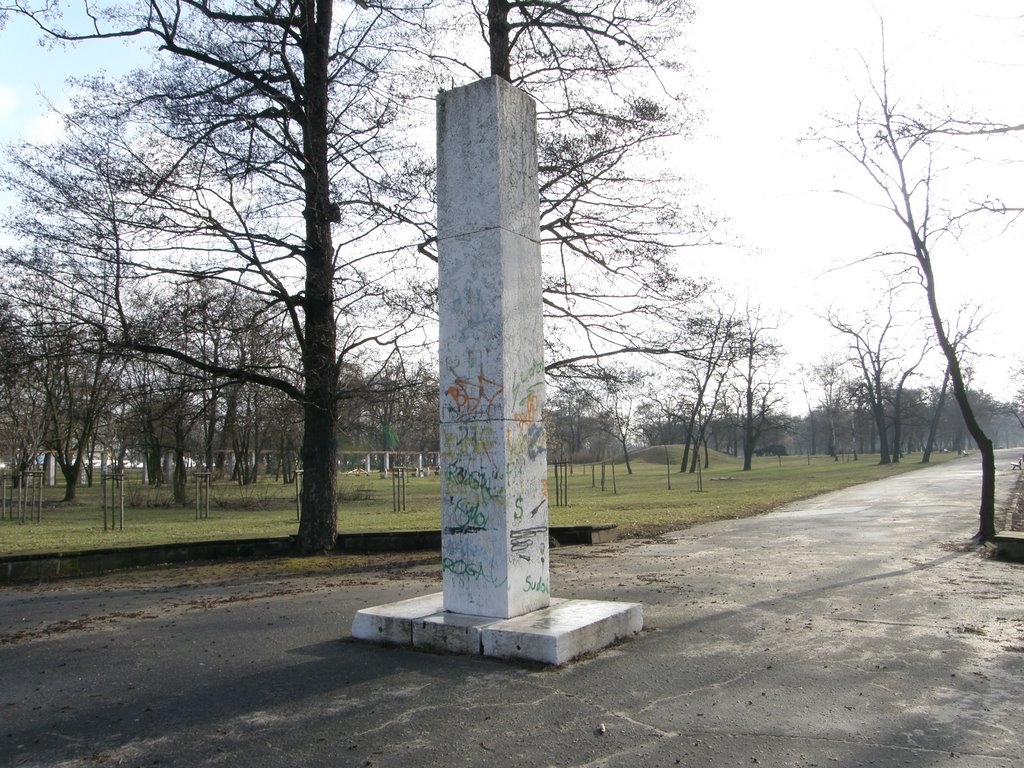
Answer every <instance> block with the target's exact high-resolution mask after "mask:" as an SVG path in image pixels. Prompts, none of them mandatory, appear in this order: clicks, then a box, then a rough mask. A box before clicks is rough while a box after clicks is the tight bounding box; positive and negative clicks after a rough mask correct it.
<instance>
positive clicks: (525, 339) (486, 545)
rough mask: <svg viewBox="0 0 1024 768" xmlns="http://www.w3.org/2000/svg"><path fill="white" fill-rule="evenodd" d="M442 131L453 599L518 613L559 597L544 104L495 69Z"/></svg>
mask: <svg viewBox="0 0 1024 768" xmlns="http://www.w3.org/2000/svg"><path fill="white" fill-rule="evenodd" d="M437 133H438V138H437V142H438V172H437V194H438V213H437V219H438V221H437V230H438V262H439V274H438V289H439V310H440V379H441V425H440V427H441V455H440V466H441V526H442V543H441V558H442V578H443V588H444V608H445V610H447V611H452V612H457V613H464V614H475V615H481V616H493V617H500V618H510V617H513V616H519V615H522V614H524V613H528V612H530V611H533V610H536V609H539V608H543V607H545V606H547V605H548V604H549V581H548V504H547V466H546V457H545V444H546V441H545V437H544V424H543V421H542V419H541V408H542V406H543V401H544V361H543V335H542V334H543V327H542V303H541V259H540V228H539V195H538V191H537V140H536V107H535V105H534V102H533V100H532V99H531V98H530V97H529V96H527V95H526V94H525V93H523V92H522V91H520V90H518V89H516V88H514V87H513V86H512V85H510V84H509V83H508V82H506V81H505V80H502V79H501V78H496V77H492V78H489V79H487V80H482V81H479V82H476V83H473V84H471V85H468V86H465V87H463V88H457V89H455V90H452V91H449V92H447V93H444V94H442V95H441V96H440V97H439V100H438V108H437Z"/></svg>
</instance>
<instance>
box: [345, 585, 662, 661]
mask: <svg viewBox="0 0 1024 768" xmlns="http://www.w3.org/2000/svg"><path fill="white" fill-rule="evenodd" d="M643 624H644V619H643V606H642V605H641V604H640V603H617V602H606V601H601V600H561V599H558V598H552V599H551V604H550V605H549V606H548V607H547V608H542V609H540V610H537V611H531V612H530V613H527V614H524V615H522V616H516V617H515V618H511V619H495V618H493V617H488V616H468V615H465V614H459V613H452V612H450V611H445V610H444V607H443V593H441V592H437V593H434V594H431V595H424V596H423V597H414V598H411V599H409V600H400V601H399V602H397V603H388V604H387V605H378V606H375V607H373V608H364V609H362V610H361V611H358V612H357V613H356V615H355V618H354V619H353V620H352V637H354V638H355V639H357V640H366V641H369V642H375V643H382V644H387V645H400V646H406V647H410V648H415V649H419V650H423V651H433V652H443V653H461V654H467V655H477V654H482V655H484V656H493V657H496V658H501V659H522V660H525V661H535V662H539V663H541V664H553V665H556V666H558V665H561V664H565V663H567V662H569V661H572V660H573V659H575V658H577V657H579V656H582V655H583V654H585V653H591V652H593V651H598V650H600V649H602V648H605V647H607V646H609V645H611V644H612V643H614V642H616V641H617V640H621V639H623V638H627V637H630V636H632V635H635V634H637V633H638V632H639V631H640V630H641V629H643Z"/></svg>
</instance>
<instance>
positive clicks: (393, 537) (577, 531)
mask: <svg viewBox="0 0 1024 768" xmlns="http://www.w3.org/2000/svg"><path fill="white" fill-rule="evenodd" d="M616 528H617V526H615V525H562V526H552V527H551V529H550V535H551V539H552V542H551V544H552V546H559V545H562V546H564V545H569V544H605V543H607V542H610V541H615V539H616V536H617V530H616ZM294 544H295V537H294V536H281V537H277V538H268V539H231V540H225V541H198V542H190V543H183V544H154V545H151V546H145V547H109V548H105V549H90V550H82V551H79V552H39V553H34V554H27V555H0V584H5V583H8V584H9V583H15V582H25V581H45V580H48V579H58V578H66V577H71V576H95V575H97V574H101V573H109V572H111V571H124V570H128V569H130V568H144V567H147V566H154V565H169V564H172V563H188V562H194V561H201V560H230V559H238V558H256V557H283V556H286V555H290V554H293V553H294ZM440 549H441V531H439V530H434V531H381V532H370V533H363V532H360V533H339V534H338V543H337V551H338V552H349V553H353V552H415V551H422V550H437V551H440Z"/></svg>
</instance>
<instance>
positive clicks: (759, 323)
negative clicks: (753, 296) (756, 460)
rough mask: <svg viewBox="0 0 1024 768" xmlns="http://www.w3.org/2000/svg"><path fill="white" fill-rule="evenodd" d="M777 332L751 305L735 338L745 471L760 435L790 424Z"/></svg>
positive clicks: (737, 391)
mask: <svg viewBox="0 0 1024 768" xmlns="http://www.w3.org/2000/svg"><path fill="white" fill-rule="evenodd" d="M775 329H776V325H775V324H774V323H772V321H771V320H768V319H766V318H765V317H764V315H763V314H762V312H761V309H760V308H759V307H753V306H748V307H747V309H746V311H745V312H744V314H743V316H742V317H741V318H740V325H739V327H738V328H737V330H736V334H735V337H734V344H735V349H736V352H735V369H734V370H735V372H734V377H735V384H734V390H735V393H736V397H737V399H738V401H739V417H740V426H741V432H742V437H741V443H742V451H743V471H745V472H746V471H749V470H750V469H751V467H752V466H753V457H754V449H755V448H756V447H757V442H758V440H759V439H760V438H761V436H762V435H763V434H765V433H766V432H768V431H769V430H772V429H777V428H779V427H784V426H786V425H787V424H788V421H789V419H788V417H787V416H786V414H785V396H784V395H783V392H782V389H783V387H782V384H783V383H782V381H781V379H780V378H779V364H780V362H781V360H782V355H783V349H782V346H781V344H780V343H779V342H778V340H777V339H776V338H775V337H774V335H773V332H774V331H775Z"/></svg>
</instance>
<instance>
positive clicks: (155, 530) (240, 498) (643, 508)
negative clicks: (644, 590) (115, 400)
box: [0, 446, 956, 554]
mask: <svg viewBox="0 0 1024 768" xmlns="http://www.w3.org/2000/svg"><path fill="white" fill-rule="evenodd" d="M665 453H666V452H665V449H664V448H663V447H657V448H650V449H646V450H644V451H641V452H638V453H637V454H636V455H635V456H633V457H632V465H633V474H632V475H628V474H627V473H626V469H625V465H624V464H623V463H622V461H621V459H619V460H618V461H616V462H615V463H614V464H613V463H611V462H609V463H606V464H605V465H604V477H605V482H604V489H603V490H602V487H601V474H602V465H600V464H598V465H593V466H592V465H589V464H588V465H576V466H574V467H573V468H572V471H571V473H570V474H569V476H568V479H567V493H568V505H567V506H560V507H559V506H554V501H555V496H556V494H555V477H554V473H553V471H552V472H549V479H548V489H549V497H550V500H551V503H552V506H551V509H550V522H551V524H552V525H569V524H580V523H615V524H618V525H619V526H620V534H621V535H624V536H630V535H640V534H645V533H653V532H658V531H664V530H672V529H677V528H685V527H688V526H691V525H695V524H697V523H701V522H706V521H709V520H717V519H723V518H735V517H748V516H750V515H756V514H761V513H763V512H767V511H769V510H771V509H773V508H775V507H777V506H779V505H781V504H784V503H786V502H788V501H795V500H798V499H804V498H808V497H810V496H814V495H816V494H819V493H824V492H826V491H831V490H835V489H838V488H844V487H847V486H850V485H856V484H858V483H865V482H870V481H872V480H878V479H881V478H884V477H889V476H891V475H894V474H898V473H900V472H907V471H910V470H914V469H919V468H921V467H922V466H923V465H921V464H920V455H919V454H918V455H911V456H907V457H905V458H904V459H903V461H902V462H901V463H900V464H895V465H888V466H884V467H883V466H879V465H878V457H877V455H875V456H872V455H862V456H860V457H859V460H858V461H852V460H842V461H839V462H836V461H834V460H833V459H832V458H831V457H828V456H812V457H810V458H808V457H806V456H788V457H783V458H782V459H781V460H780V459H778V458H775V457H767V458H756V459H755V460H754V467H753V469H752V470H751V471H750V472H743V471H741V466H742V463H741V461H740V460H739V459H736V458H734V457H731V456H726V455H723V454H712V455H711V467H710V469H707V470H704V471H703V472H702V476H701V480H702V485H703V489H702V490H698V477H697V475H691V474H680V473H679V472H678V471H677V470H678V465H679V461H680V459H681V456H682V449H681V448H680V447H679V446H669V447H668V459H669V463H670V465H671V469H672V471H671V472H668V473H667V472H666V465H665ZM954 458H956V457H955V455H952V454H933V456H932V463H933V464H939V463H942V462H945V461H949V460H950V459H954ZM613 467H614V490H613V478H612V471H613ZM669 480H670V481H671V489H670V488H669V487H668V484H669ZM125 487H126V491H125V502H126V507H125V522H124V529H123V530H107V531H104V529H103V512H102V507H101V506H100V489H99V488H98V487H93V488H89V487H81V488H79V489H78V498H77V500H76V501H75V502H74V503H72V504H64V503H62V502H61V501H60V499H61V498H62V497H63V488H62V487H56V488H44V489H43V508H42V516H43V519H42V522H41V523H37V522H26V523H21V522H17V521H11V520H9V519H5V520H2V521H0V554H17V553H26V552H54V551H75V550H83V549H95V548H100V547H114V546H135V545H141V544H160V543H168V542H181V541H204V540H210V539H226V538H255V537H263V536H284V535H288V534H292V533H295V531H296V529H297V522H296V512H295V489H294V487H293V486H291V485H287V486H286V485H283V484H280V483H274V482H273V480H272V479H268V480H264V481H261V482H260V483H259V484H257V485H256V486H252V487H248V488H239V487H238V486H237V485H235V484H232V483H229V482H223V483H217V484H215V485H214V487H213V489H212V491H211V494H210V499H211V503H210V512H209V518H207V519H203V520H196V519H195V507H190V508H181V507H173V506H170V504H169V491H167V490H166V489H153V488H149V487H145V486H142V485H141V483H139V482H138V481H132V480H128V481H126V483H125ZM192 490H194V486H192ZM8 493H9V492H8ZM339 497H340V501H339V505H338V521H339V522H338V526H339V528H340V529H341V530H343V531H370V530H413V529H430V528H438V527H440V512H439V506H438V497H439V481H438V478H436V477H427V478H409V479H408V485H407V496H406V509H405V511H399V512H395V511H394V505H393V501H392V482H391V480H390V479H384V480H381V479H379V477H377V476H376V475H371V476H370V477H365V476H362V477H360V476H350V475H342V476H340V478H339ZM8 514H9V510H8ZM108 524H109V519H108Z"/></svg>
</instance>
